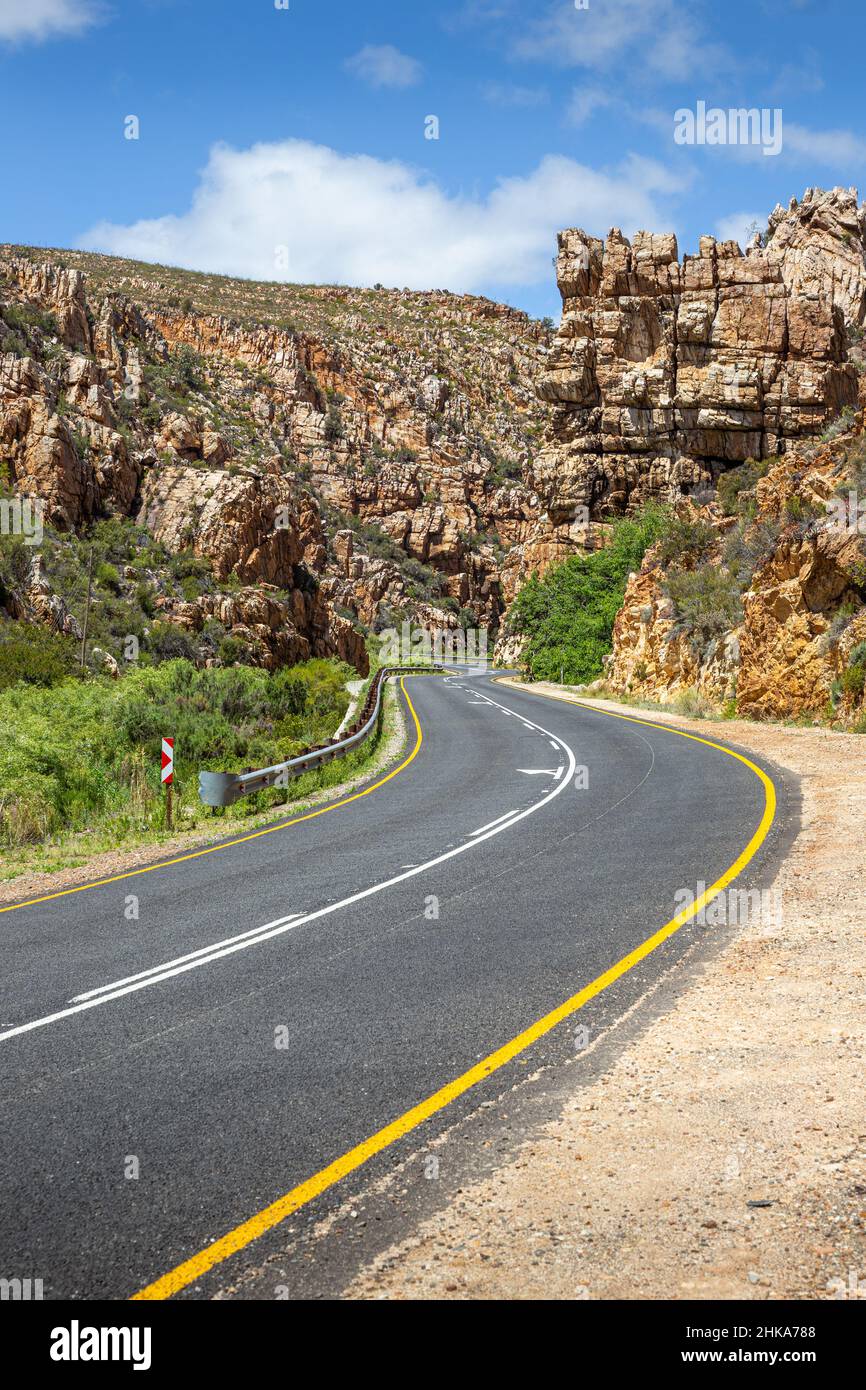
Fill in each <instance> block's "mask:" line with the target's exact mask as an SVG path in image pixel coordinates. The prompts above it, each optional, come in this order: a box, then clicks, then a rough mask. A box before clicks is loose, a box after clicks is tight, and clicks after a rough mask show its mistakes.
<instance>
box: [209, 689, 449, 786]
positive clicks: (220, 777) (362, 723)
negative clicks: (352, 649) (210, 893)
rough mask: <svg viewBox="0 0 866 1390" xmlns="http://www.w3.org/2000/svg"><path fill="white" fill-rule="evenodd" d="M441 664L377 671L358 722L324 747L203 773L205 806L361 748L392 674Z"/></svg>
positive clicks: (275, 783) (284, 780)
mask: <svg viewBox="0 0 866 1390" xmlns="http://www.w3.org/2000/svg"><path fill="white" fill-rule="evenodd" d="M441 670H442V667H441V666H388V667H383V668H382V670H381V671H377V673H376V676H375V679H374V681H373V684H372V685H371V686H370V689H369V690H368V692H367V699H366V700H365V702H364V708H363V710H362V711H361V714H360V716H359V720H358V724H356V725H355V727H354V729H353V731H352V732H350V733H349V734H348V735H347V736H346V737H345V738H341V739H338V740H336V741H333V742H331V743H326V744H323V745H322V746H321V747H320V748H309V749H307V751H306V752H304V753H301V754H300V755H299V756H298V757H297V758H290V759H289V761H288V762H285V763H277V764H275V766H274V767H264V768H259V769H258V770H257V771H254V772H237V773H235V772H200V773H199V775H198V791H199V796H200V797H201V800H202V801H203V802H204V804H205V806H233V805H234V804H235V802H236V801H240V799H241V797H244V796H252V795H253V793H254V792H260V791H265V790H267V789H268V788H269V787H287V786H288V785H289V780H290V778H292V777H299V776H300V775H301V774H302V773H304V772H309V771H311V770H312V769H313V768H316V767H322V766H323V765H324V764H325V763H329V762H333V760H334V759H335V758H342V757H344V756H345V754H346V753H348V752H350V751H351V750H352V749H353V748H357V747H358V746H359V744H361V743H363V742H364V740H365V739H366V738H368V737H369V735H370V734H371V733H372V732H373V730H374V729H375V728H376V726H377V724H378V722H379V716H380V714H381V712H382V691H383V690H384V687H385V682H386V681H387V680H388V678H389V677H390V676H413V675H424V674H429V673H430V672H440V671H441Z"/></svg>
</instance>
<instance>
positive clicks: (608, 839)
mask: <svg viewBox="0 0 866 1390" xmlns="http://www.w3.org/2000/svg"><path fill="white" fill-rule="evenodd" d="M406 688H407V690H408V692H409V695H410V697H411V700H412V703H413V705H414V708H415V710H416V712H417V719H418V721H419V723H420V728H421V730H422V733H423V738H422V740H421V742H420V746H417V745H416V732H415V729H414V728H410V738H409V743H408V746H407V750H406V754H405V755H404V757H408V756H409V754H410V753H411V752H412V750H413V748H415V749H416V751H415V754H414V756H413V757H412V758H411V761H409V762H408V763H407V765H406V766H405V767H404V768H403V770H402V771H400V772H399V773H398V774H397V775H396V776H394V777H392V778H390V780H388V781H387V782H385V783H384V785H381V786H379V787H378V788H377V789H375V790H373V791H372V792H371V793H370V794H369V795H366V796H361V797H359V798H357V799H354V800H352V801H350V802H348V804H345V805H342V806H339V807H337V808H335V809H333V810H330V811H328V812H327V813H326V814H323V815H319V816H317V817H315V818H313V819H308V820H305V821H300V822H299V823H296V824H293V825H290V826H288V828H286V829H283V830H279V831H278V832H276V833H273V834H267V835H264V836H260V837H258V838H255V839H251V840H249V841H248V842H246V843H243V844H236V845H233V846H229V847H226V848H224V849H221V850H220V851H219V852H217V853H212V854H207V855H204V856H203V857H200V858H194V859H189V860H186V861H184V862H181V863H177V864H175V865H173V866H170V867H165V868H160V869H158V870H157V871H155V872H151V873H144V874H137V875H135V876H132V877H128V878H125V879H123V880H122V881H119V882H117V883H112V884H107V885H105V886H102V887H95V888H93V889H89V890H87V891H85V892H80V893H75V894H72V895H68V896H61V897H57V898H55V899H53V900H50V901H43V902H40V903H37V904H34V905H32V906H23V907H20V908H17V909H15V910H13V911H9V912H5V913H3V914H0V949H2V960H3V970H2V981H0V1124H2V1136H3V1137H2V1144H0V1149H2V1155H0V1192H2V1211H0V1277H5V1278H12V1277H21V1278H26V1277H30V1278H42V1279H43V1281H44V1288H45V1296H46V1297H55V1298H70V1297H71V1298H105V1297H109V1298H124V1297H128V1296H130V1295H132V1294H134V1293H136V1292H137V1291H139V1290H141V1289H142V1288H144V1287H145V1286H150V1285H152V1284H153V1282H154V1281H157V1280H159V1279H160V1278H161V1277H162V1276H164V1275H166V1274H168V1272H169V1271H172V1270H174V1269H175V1268H176V1267H178V1266H180V1265H182V1264H183V1262H185V1261H188V1260H190V1259H191V1258H193V1257H195V1256H196V1254H197V1252H200V1251H202V1250H204V1249H206V1248H207V1247H208V1246H209V1245H210V1243H211V1242H213V1241H215V1240H218V1239H219V1238H221V1237H224V1236H225V1234H226V1233H227V1232H230V1231H232V1230H233V1229H235V1228H237V1227H239V1226H240V1227H241V1228H242V1234H241V1235H240V1236H239V1237H238V1239H237V1241H236V1242H235V1243H236V1245H237V1246H238V1249H237V1252H236V1253H234V1254H230V1255H229V1257H228V1258H226V1259H220V1260H218V1261H216V1262H215V1263H214V1265H213V1268H212V1269H210V1270H209V1271H204V1272H203V1273H202V1276H201V1277H198V1276H196V1277H192V1275H189V1276H188V1277H185V1278H183V1279H182V1280H181V1281H180V1284H179V1291H180V1293H181V1296H212V1295H213V1294H215V1293H218V1292H219V1291H220V1290H221V1289H224V1288H225V1287H227V1286H229V1285H231V1284H232V1282H233V1281H235V1280H237V1278H238V1277H239V1276H240V1275H242V1274H243V1271H244V1269H245V1267H248V1266H252V1265H253V1264H255V1262H256V1261H257V1260H260V1259H261V1256H262V1249H263V1243H262V1241H256V1240H252V1239H251V1235H252V1234H255V1231H254V1229H253V1228H251V1227H250V1226H249V1225H248V1224H245V1223H249V1222H250V1221H251V1219H252V1218H254V1217H255V1215H256V1213H258V1212H260V1211H262V1210H263V1209H266V1208H268V1207H269V1206H270V1205H271V1204H273V1203H275V1202H276V1201H278V1199H280V1197H281V1196H282V1195H283V1194H285V1193H287V1192H289V1191H290V1190H292V1189H294V1188H296V1187H297V1185H299V1184H303V1183H305V1182H306V1181H307V1180H308V1179H311V1178H313V1177H314V1175H316V1174H319V1173H321V1172H322V1170H323V1169H325V1168H326V1167H327V1165H329V1164H331V1163H333V1162H334V1160H336V1159H338V1158H339V1157H340V1156H341V1155H343V1154H345V1153H347V1152H348V1151H350V1150H352V1149H353V1148H354V1147H355V1146H358V1145H362V1144H363V1143H364V1142H365V1141H366V1140H368V1139H369V1137H370V1136H373V1135H375V1134H376V1133H377V1132H379V1131H381V1130H382V1128H383V1127H384V1126H388V1125H389V1124H391V1123H392V1122H393V1121H395V1120H397V1119H399V1117H401V1116H403V1115H404V1114H405V1113H406V1112H408V1111H411V1110H412V1108H413V1107H415V1106H417V1105H418V1103H419V1102H421V1101H423V1100H424V1099H425V1098H426V1097H429V1096H431V1095H432V1094H433V1093H435V1092H436V1091H437V1090H438V1089H439V1088H442V1087H445V1086H447V1085H448V1084H449V1083H450V1082H452V1081H454V1080H455V1078H459V1077H461V1076H463V1075H464V1074H465V1073H466V1072H467V1070H468V1069H470V1068H472V1067H474V1066H475V1065H476V1064H477V1063H478V1062H479V1060H480V1059H483V1058H485V1057H487V1056H488V1055H489V1054H491V1053H493V1052H494V1051H495V1050H496V1049H499V1048H502V1047H503V1046H505V1045H506V1044H508V1043H509V1041H510V1040H512V1039H514V1038H515V1037H516V1036H517V1035H519V1034H521V1033H522V1032H523V1031H524V1030H526V1029H529V1028H531V1026H532V1025H533V1024H534V1023H535V1021H536V1020H538V1019H540V1018H542V1017H543V1016H544V1015H546V1014H547V1013H548V1012H549V1011H551V1010H552V1009H555V1008H556V1007H557V1006H558V1005H560V1004H561V1003H562V1002H563V1001H564V1000H566V999H568V998H569V996H572V995H574V994H575V992H576V991H578V990H580V989H582V988H583V987H584V986H586V985H587V984H589V983H590V982H591V981H593V980H595V979H596V978H597V977H598V976H600V975H601V974H602V973H603V972H605V971H607V970H609V969H610V968H611V967H613V966H615V965H616V963H617V962H619V961H621V960H622V958H623V957H625V956H626V955H627V954H628V953H629V952H630V951H633V950H634V949H635V948H636V947H638V946H639V945H640V944H641V943H642V942H643V941H645V940H646V939H647V938H648V937H650V936H651V935H652V934H653V933H654V932H655V931H657V929H658V928H659V927H661V926H662V925H663V924H664V923H666V922H668V921H669V919H671V918H672V917H673V916H674V914H675V913H676V911H677V909H678V907H679V906H680V905H681V904H680V903H679V902H678V901H677V900H676V897H675V895H676V893H677V891H678V890H680V889H683V888H687V887H691V888H692V889H696V885H698V884H699V883H701V882H703V883H707V884H712V883H714V882H715V881H716V880H717V879H718V878H719V877H720V875H722V874H723V873H724V872H725V871H726V870H727V869H728V868H729V866H730V865H731V864H732V863H733V862H734V861H735V860H736V859H737V857H738V856H739V855H740V854H741V852H742V850H743V848H744V847H745V846H746V844H747V843H748V841H749V840H750V838H751V837H752V835H753V834H754V832H755V830H756V827H757V826H758V825H759V823H760V821H761V817H762V814H763V812H764V807H765V788H764V786H763V785H762V783H761V781H760V780H759V778H758V777H757V776H756V775H755V773H754V771H752V770H751V769H749V768H748V767H747V766H746V765H745V764H744V763H743V762H741V761H738V760H737V759H735V758H733V757H730V756H726V755H725V754H724V753H722V752H720V751H718V750H717V749H715V748H711V747H708V746H706V745H705V744H702V743H700V742H696V741H693V740H688V739H684V738H681V737H677V736H675V735H673V734H671V733H669V732H667V731H665V730H662V729H659V728H655V729H653V728H651V727H649V726H647V725H645V724H640V723H636V722H634V723H633V722H628V721H623V720H619V719H614V718H611V717H608V716H605V715H603V714H600V713H598V712H597V711H593V710H588V709H581V708H578V707H574V706H570V705H566V704H562V703H558V702H553V701H547V700H544V699H541V698H539V697H537V696H533V695H530V694H526V693H522V692H519V691H516V690H513V689H511V688H509V687H507V686H503V685H498V684H495V683H493V682H492V681H491V679H490V677H489V676H488V675H486V674H485V675H471V676H460V677H456V678H453V679H449V680H445V679H443V678H441V677H423V676H419V677H412V678H409V679H408V680H407V682H406ZM409 723H410V726H411V725H412V723H413V721H412V719H411V718H410V720H409ZM771 838H772V837H771ZM762 853H764V854H766V853H767V850H766V848H765V850H764V851H762ZM757 862H758V860H756V861H755V863H757ZM753 867H754V866H753ZM682 937H683V942H685V937H686V934H685V933H682ZM238 938H240V939H238ZM680 949H681V947H680V944H679V936H674V937H672V938H671V940H670V941H669V942H668V943H667V945H666V946H665V947H664V948H663V949H662V950H660V951H659V952H658V953H657V957H658V965H657V966H656V964H655V961H656V957H655V956H653V957H650V958H649V960H648V961H647V962H645V963H644V966H643V967H642V968H643V972H644V976H643V977H644V979H646V978H647V972H649V975H651V973H652V971H653V970H655V969H656V968H657V969H658V970H661V969H662V968H665V969H668V968H669V967H670V965H671V962H672V960H675V959H676V953H677V951H678V950H680ZM683 949H684V946H683ZM196 953H197V954H196ZM148 972H149V973H148ZM611 997H612V998H613V999H616V998H617V996H615V995H612V996H611ZM626 1003H627V996H626V994H623V997H622V1007H623V1008H625V1007H626ZM612 1007H613V1006H612ZM616 1007H619V1006H618V1005H616ZM577 1018H578V1015H574V1016H573V1017H572V1019H571V1020H570V1022H565V1023H563V1024H562V1025H561V1026H560V1028H559V1029H558V1030H557V1034H560V1033H562V1032H563V1031H564V1030H565V1031H567V1030H568V1029H569V1028H571V1029H572V1030H573V1027H574V1022H575V1020H576V1019H577ZM550 1046H551V1043H550V1039H549V1038H548V1039H546V1040H545V1041H543V1042H539V1043H537V1044H535V1045H534V1047H533V1048H532V1049H531V1051H530V1054H529V1055H530V1057H531V1058H532V1059H533V1063H534V1060H535V1058H536V1056H537V1057H539V1058H542V1057H543V1056H544V1055H546V1053H545V1049H548V1051H549V1048H550ZM516 1065H517V1063H516V1062H515V1061H513V1060H512V1061H507V1062H505V1063H504V1064H503V1065H502V1066H501V1067H500V1068H499V1069H497V1070H496V1071H495V1072H494V1073H493V1074H492V1075H490V1076H489V1078H488V1079H486V1080H482V1081H480V1082H479V1084H477V1085H474V1086H473V1087H472V1088H471V1090H469V1091H468V1092H467V1093H466V1094H465V1095H464V1096H463V1097H462V1098H460V1099H459V1101H458V1102H455V1105H456V1107H457V1109H460V1107H461V1106H462V1113H466V1110H467V1107H469V1108H471V1107H473V1106H475V1107H477V1106H480V1105H482V1104H484V1103H488V1104H489V1102H490V1100H491V1098H493V1099H495V1098H496V1096H497V1095H500V1094H501V1093H502V1088H503V1086H505V1085H507V1084H510V1081H511V1079H512V1076H513V1072H514V1069H515V1067H516ZM452 1118H453V1109H452V1107H451V1106H449V1105H446V1104H442V1105H441V1106H437V1107H434V1110H433V1112H432V1113H431V1114H430V1116H429V1117H428V1118H427V1119H426V1120H425V1122H424V1125H423V1126H422V1127H421V1130H420V1131H419V1133H423V1137H424V1138H425V1141H426V1140H429V1137H430V1136H431V1135H435V1133H436V1131H437V1128H438V1127H444V1126H446V1125H447V1124H448V1123H450V1122H451V1120H452ZM417 1139H418V1136H417V1135H415V1134H410V1135H409V1137H408V1138H407V1139H398V1140H397V1141H396V1142H395V1145H394V1146H393V1148H394V1152H395V1153H399V1152H401V1151H402V1150H401V1148H400V1146H401V1144H402V1145H403V1148H404V1150H405V1146H406V1144H408V1143H410V1142H417ZM385 1147H386V1148H390V1147H391V1146H385ZM385 1157H386V1159H388V1161H393V1158H392V1157H391V1158H389V1157H388V1155H387V1154H386V1155H385ZM356 1167H357V1165H356ZM367 1171H368V1166H367V1165H361V1166H360V1168H359V1169H358V1171H357V1172H356V1173H355V1175H354V1180H355V1182H356V1183H357V1181H359V1176H358V1174H359V1173H360V1181H363V1180H364V1178H365V1174H366V1173H367ZM376 1171H377V1170H376V1162H375V1161H373V1160H371V1163H370V1164H369V1173H370V1174H371V1175H373V1174H375V1172H376ZM340 1191H341V1184H340V1183H331V1182H327V1181H326V1182H325V1186H324V1188H323V1193H322V1195H320V1196H314V1200H313V1202H312V1204H311V1210H312V1211H313V1213H314V1214H318V1213H321V1212H322V1211H323V1210H325V1209H326V1207H327V1203H328V1202H334V1201H335V1200H338V1199H339V1195H340ZM285 1229H288V1228H284V1230H283V1231H281V1230H280V1227H279V1226H277V1227H276V1229H275V1230H272V1231H271V1232H270V1233H269V1235H267V1236H266V1237H265V1239H264V1246H265V1247H266V1245H267V1240H270V1241H272V1242H273V1241H274V1240H275V1239H280V1240H282V1241H283V1244H284V1245H285V1241H286V1235H285ZM306 1277H307V1286H308V1287H309V1288H310V1289H311V1290H312V1291H313V1293H315V1286H316V1285H315V1281H316V1272H315V1268H312V1269H308V1270H307V1275H306ZM157 1291H159V1290H157ZM162 1291H163V1292H165V1289H163V1290H162Z"/></svg>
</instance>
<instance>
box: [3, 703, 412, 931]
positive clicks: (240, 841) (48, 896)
mask: <svg viewBox="0 0 866 1390" xmlns="http://www.w3.org/2000/svg"><path fill="white" fill-rule="evenodd" d="M404 679H405V678H404V677H403V676H401V677H400V689H401V690H402V692H403V694H404V695H405V697H406V703H407V705H408V706H409V713H410V714H411V716H412V719H413V720H414V723H415V747H414V748H413V749H412V752H411V753H410V754H409V756H408V758H406V760H405V762H402V763H401V764H400V766H399V767H395V768H394V769H393V771H392V772H389V773H388V775H387V776H386V777H382V778H381V779H380V780H379V781H378V782H374V783H373V785H372V786H371V787H366V788H365V789H364V791H362V792H353V793H352V795H351V796H344V797H343V798H342V799H341V800H340V801H333V802H332V803H331V804H330V805H329V806H320V807H319V809H318V810H317V811H308V812H307V813H306V814H305V815H303V816H295V817H294V818H293V819H292V820H287V821H281V823H280V824H279V825H270V826H267V827H266V828H265V829H264V830H255V831H252V832H251V833H250V834H249V835H241V836H239V837H238V838H237V839H236V840H227V841H226V842H225V843H224V844H221V845H210V846H208V847H207V848H206V849H196V850H191V851H190V853H189V854H181V855H178V857H177V858H176V859H163V860H161V861H160V863H158V864H148V865H146V866H145V867H144V868H143V869H129V870H127V872H126V873H122V874H113V875H112V877H111V878H100V879H97V880H96V881H95V882H94V883H82V884H79V886H78V887H77V888H61V889H59V890H58V891H57V892H56V893H45V894H44V895H43V896H42V897H40V898H28V899H27V901H26V902H23V903H12V904H11V906H9V907H0V913H3V912H19V911H20V910H21V908H22V907H34V906H35V905H36V904H37V903H50V902H52V901H53V900H54V899H55V898H68V897H70V896H71V894H73V893H89V892H91V891H92V890H93V889H94V888H104V887H105V886H106V884H109V883H120V882H121V880H123V879H125V878H138V876H139V875H140V874H153V873H156V871H157V869H170V868H172V867H173V866H174V865H175V864H186V863H187V862H188V861H189V860H190V859H202V858H204V856H205V855H206V854H219V853H220V852H221V851H222V850H226V849H234V847H235V845H245V844H248V843H249V841H250V840H260V839H261V838H262V837H263V836H264V835H276V834H277V832H278V831H280V830H289V829H290V828H291V826H293V825H300V824H301V823H302V822H303V821H306V820H315V819H316V817H317V816H325V815H327V814H328V812H329V811H338V810H339V809H340V807H341V806H348V805H349V804H350V803H351V802H352V801H359V800H360V799H361V797H362V796H369V795H370V793H371V792H375V791H378V789H379V787H384V785H385V783H386V782H390V781H391V778H392V777H396V776H397V775H398V773H400V772H403V771H404V769H405V768H407V767H408V766H409V764H410V763H411V762H412V760H413V759H414V758H415V757H417V755H418V750H419V749H420V747H421V743H422V740H423V735H422V733H421V725H420V724H419V722H418V716H417V714H416V713H415V707H414V705H413V704H412V701H411V700H410V699H409V692H408V690H407V689H406V686H405V684H404Z"/></svg>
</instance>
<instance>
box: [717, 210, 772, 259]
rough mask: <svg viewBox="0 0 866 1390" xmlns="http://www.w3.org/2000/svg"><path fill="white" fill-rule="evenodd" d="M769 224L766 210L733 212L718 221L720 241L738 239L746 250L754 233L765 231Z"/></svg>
mask: <svg viewBox="0 0 866 1390" xmlns="http://www.w3.org/2000/svg"><path fill="white" fill-rule="evenodd" d="M766 226H767V214H766V213H765V212H732V213H731V214H730V216H729V217H721V218H720V219H719V221H718V222H717V223H716V238H717V240H718V241H738V242H739V243H740V246H741V247H742V248H743V249H744V250H745V247H746V244H747V242H749V241H751V239H752V233H753V232H754V231H755V230H757V231H760V232H763V231H764V230H765V228H766Z"/></svg>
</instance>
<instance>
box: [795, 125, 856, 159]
mask: <svg viewBox="0 0 866 1390" xmlns="http://www.w3.org/2000/svg"><path fill="white" fill-rule="evenodd" d="M784 129H785V144H784V150H785V153H786V154H788V155H794V156H797V158H798V160H799V161H801V162H802V160H804V159H808V160H811V161H813V162H814V163H816V164H825V165H828V166H830V167H831V168H838V169H846V168H850V167H851V165H854V164H856V165H862V164H864V163H866V140H863V139H861V137H860V136H859V135H855V134H854V133H853V131H850V130H808V129H807V128H806V126H802V125H794V124H791V123H789V122H787V121H786V122H785V128H784Z"/></svg>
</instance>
